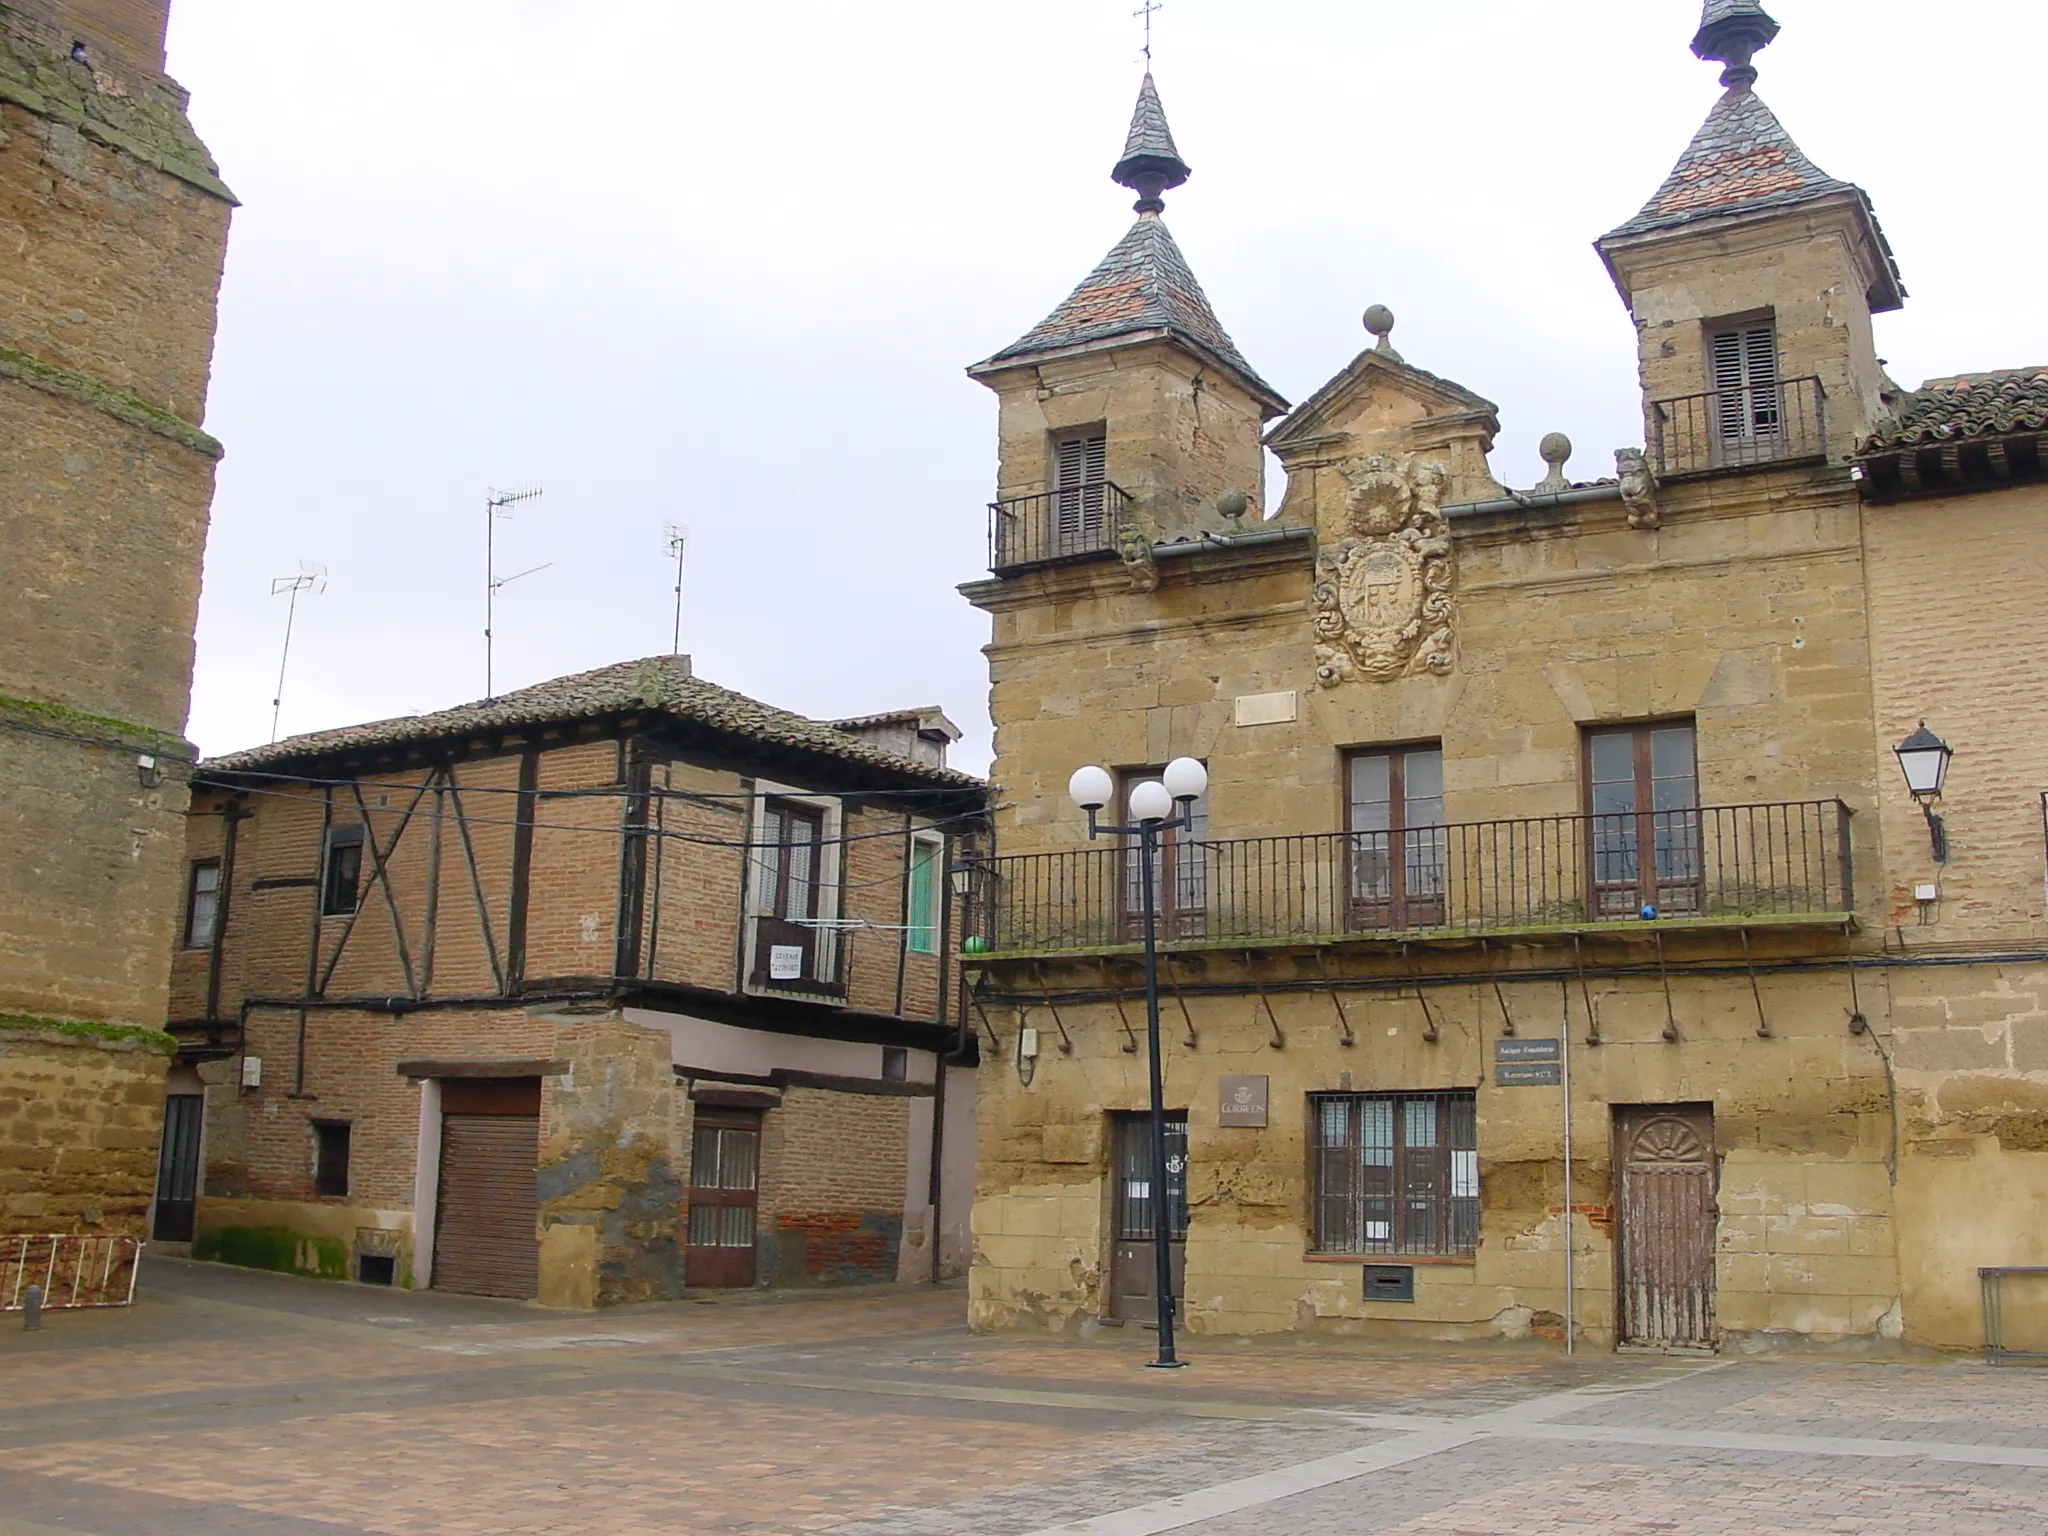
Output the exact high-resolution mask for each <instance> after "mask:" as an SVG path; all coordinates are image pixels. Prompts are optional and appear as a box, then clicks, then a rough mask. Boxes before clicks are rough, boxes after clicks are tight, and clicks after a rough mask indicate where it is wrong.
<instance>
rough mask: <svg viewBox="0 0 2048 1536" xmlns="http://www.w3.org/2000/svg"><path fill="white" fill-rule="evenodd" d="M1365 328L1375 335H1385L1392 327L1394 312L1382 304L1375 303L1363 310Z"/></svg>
mask: <svg viewBox="0 0 2048 1536" xmlns="http://www.w3.org/2000/svg"><path fill="white" fill-rule="evenodd" d="M1365 328H1366V329H1367V330H1368V331H1371V332H1372V333H1373V335H1375V336H1385V335H1386V334H1387V333H1388V332H1390V331H1392V330H1393V328H1394V312H1393V311H1392V310H1391V309H1389V308H1387V306H1386V305H1384V304H1375V305H1373V306H1372V308H1370V309H1368V310H1367V311H1366V312H1365Z"/></svg>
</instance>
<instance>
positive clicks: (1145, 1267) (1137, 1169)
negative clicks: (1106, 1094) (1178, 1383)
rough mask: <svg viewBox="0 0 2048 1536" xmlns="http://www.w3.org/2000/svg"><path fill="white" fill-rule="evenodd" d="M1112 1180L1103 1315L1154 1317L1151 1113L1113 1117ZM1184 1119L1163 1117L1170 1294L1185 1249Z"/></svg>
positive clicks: (1179, 1281)
mask: <svg viewBox="0 0 2048 1536" xmlns="http://www.w3.org/2000/svg"><path fill="white" fill-rule="evenodd" d="M1115 1130H1116V1163H1115V1166H1114V1168H1113V1169H1112V1170H1111V1172H1112V1176H1113V1177H1114V1179H1115V1181H1116V1188H1115V1191H1114V1195H1113V1201H1114V1209H1113V1210H1112V1212H1111V1215H1110V1222H1111V1226H1110V1239H1111V1246H1110V1266H1109V1315H1110V1316H1111V1317H1116V1318H1123V1319H1125V1320H1126V1321H1130V1322H1146V1323H1150V1322H1156V1321H1157V1320H1158V1317H1159V1303H1158V1275H1159V1270H1158V1263H1159V1261H1158V1257H1157V1252H1156V1249H1155V1247H1154V1245H1153V1233H1154V1232H1155V1231H1156V1230H1157V1229H1156V1228H1155V1227H1154V1226H1153V1222H1154V1221H1155V1220H1156V1219H1157V1212H1158V1203H1157V1202H1156V1201H1155V1200H1154V1199H1153V1178H1152V1117H1151V1115H1149V1114H1120V1115H1118V1116H1116V1120H1115ZM1187 1174H1188V1117H1187V1115H1186V1113H1185V1112H1174V1113H1169V1114H1168V1115H1167V1117H1166V1204H1167V1213H1168V1214H1167V1220H1168V1223H1169V1225H1168V1229H1167V1235H1168V1238H1169V1239H1170V1241H1171V1242H1172V1245H1173V1293H1174V1295H1175V1296H1176V1297H1178V1296H1179V1295H1180V1294H1181V1293H1182V1291H1183V1290H1184V1289H1185V1287H1184V1281H1185V1279H1186V1276H1187V1249H1188V1178H1187Z"/></svg>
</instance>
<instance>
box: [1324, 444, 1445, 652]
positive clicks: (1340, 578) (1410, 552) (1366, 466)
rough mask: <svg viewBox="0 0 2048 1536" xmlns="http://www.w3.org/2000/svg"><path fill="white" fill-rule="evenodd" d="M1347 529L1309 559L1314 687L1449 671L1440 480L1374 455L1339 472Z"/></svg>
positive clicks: (1430, 471)
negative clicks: (1345, 486)
mask: <svg viewBox="0 0 2048 1536" xmlns="http://www.w3.org/2000/svg"><path fill="white" fill-rule="evenodd" d="M1344 473H1345V478H1346V479H1347V480H1348V481H1349V482H1350V490H1349V492H1348V493H1347V495H1346V497H1345V505H1344V531H1345V532H1346V533H1347V534H1349V535H1350V537H1348V538H1346V539H1344V540H1343V541H1342V542H1341V543H1339V544H1338V545H1337V547H1336V548H1334V549H1328V550H1325V551H1324V552H1323V553H1321V554H1319V555H1317V556H1316V574H1315V589H1314V593H1313V608H1314V612H1315V631H1316V681H1317V682H1318V683H1320V684H1321V685H1322V686H1323V687H1325V688H1334V687H1336V686H1337V684H1339V683H1341V682H1344V681H1345V680H1347V679H1349V678H1354V677H1359V678H1369V679H1371V680H1372V681H1374V682H1381V683H1384V682H1390V681H1392V680H1393V679H1394V678H1397V677H1404V676H1407V675H1409V674H1411V673H1414V672H1438V673H1442V672H1448V671H1450V670H1451V661H1452V650H1453V635H1452V619H1453V612H1452V602H1451V584H1452V577H1453V574H1454V571H1453V565H1452V560H1451V529H1450V524H1449V523H1448V522H1446V521H1445V520H1444V515H1443V511H1442V502H1443V496H1444V483H1445V478H1446V477H1445V474H1444V470H1443V467H1442V466H1441V465H1438V464H1418V463H1416V462H1415V461H1414V460H1413V459H1396V458H1393V457H1391V456H1390V455H1387V454H1383V453H1375V454H1371V455H1369V456H1367V457H1366V458H1363V459H1360V460H1358V461H1357V463H1355V464H1353V465H1352V466H1350V467H1349V468H1347V469H1346V470H1345V472H1344Z"/></svg>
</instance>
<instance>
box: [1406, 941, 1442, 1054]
mask: <svg viewBox="0 0 2048 1536" xmlns="http://www.w3.org/2000/svg"><path fill="white" fill-rule="evenodd" d="M1401 959H1402V961H1403V962H1404V963H1405V964H1406V965H1407V967H1408V980H1409V982H1410V983H1411V984H1412V985H1413V986H1414V988H1415V1001H1416V1002H1418V1003H1420V1004H1421V1005H1422V1038H1423V1039H1425V1040H1427V1041H1428V1042H1429V1043H1430V1044H1431V1045H1434V1044H1436V1042H1437V1041H1438V1040H1439V1039H1441V1038H1442V1035H1441V1033H1440V1032H1439V1031H1438V1029H1437V1027H1436V1013H1435V1011H1434V1010H1433V1009H1431V1007H1430V1006H1429V994H1428V993H1427V992H1425V991H1424V990H1423V989H1422V971H1421V970H1420V968H1419V967H1417V965H1416V964H1415V956H1414V954H1413V953H1412V952H1411V951H1410V950H1409V948H1408V945H1407V944H1406V943H1405V942H1404V943H1403V944H1402V945H1401Z"/></svg>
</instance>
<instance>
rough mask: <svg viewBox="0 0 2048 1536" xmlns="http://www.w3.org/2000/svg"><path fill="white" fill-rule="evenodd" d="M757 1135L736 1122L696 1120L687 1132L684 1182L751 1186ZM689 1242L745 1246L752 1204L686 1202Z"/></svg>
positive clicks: (751, 1238) (712, 1186)
mask: <svg viewBox="0 0 2048 1536" xmlns="http://www.w3.org/2000/svg"><path fill="white" fill-rule="evenodd" d="M760 1147H761V1137H760V1134H759V1133H758V1132H756V1131H752V1130H746V1129H742V1128H740V1127H736V1126H722V1125H700V1126H698V1127H697V1128H696V1131H695V1133H694V1135H693V1136H692V1138H691V1146H690V1183H691V1185H692V1186H693V1187H694V1188H697V1189H700V1190H723V1189H731V1190H751V1189H753V1188H755V1184H756V1179H757V1176H758V1171H759V1169H758V1164H759V1157H760ZM689 1242H690V1244H691V1245H692V1246H693V1247H698V1248H751V1247H752V1246H753V1245H754V1207H753V1206H752V1205H742V1204H734V1205H711V1204H696V1203H693V1204H692V1205H691V1206H690V1230H689Z"/></svg>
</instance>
